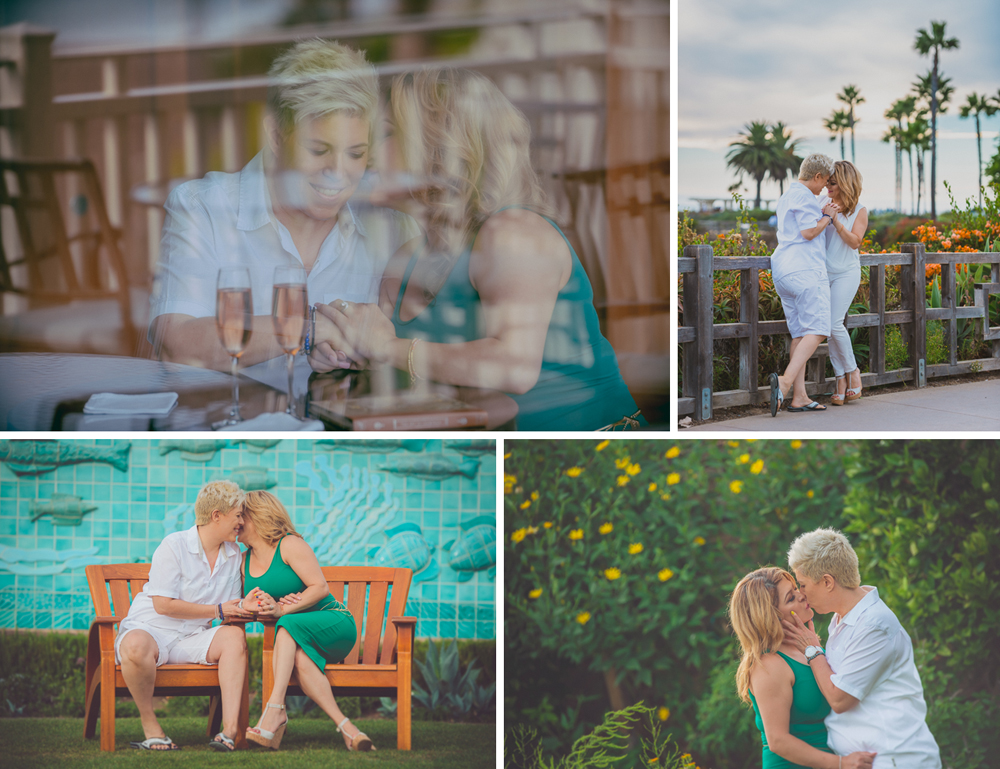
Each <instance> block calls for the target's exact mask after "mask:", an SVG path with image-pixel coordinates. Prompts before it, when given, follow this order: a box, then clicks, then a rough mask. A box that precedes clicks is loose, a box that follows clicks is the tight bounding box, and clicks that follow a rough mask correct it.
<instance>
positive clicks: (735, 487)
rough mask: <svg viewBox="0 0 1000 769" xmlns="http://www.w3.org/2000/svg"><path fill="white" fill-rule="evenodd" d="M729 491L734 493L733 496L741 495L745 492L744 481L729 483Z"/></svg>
mask: <svg viewBox="0 0 1000 769" xmlns="http://www.w3.org/2000/svg"><path fill="white" fill-rule="evenodd" d="M729 490H730V491H731V492H733V494H739V493H740V492H741V491H743V481H731V482H730V483H729Z"/></svg>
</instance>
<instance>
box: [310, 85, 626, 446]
mask: <svg viewBox="0 0 1000 769" xmlns="http://www.w3.org/2000/svg"><path fill="white" fill-rule="evenodd" d="M388 124H389V135H388V137H387V139H386V141H385V143H384V145H383V147H382V148H381V149H380V165H381V171H382V177H383V181H382V185H381V187H379V188H376V190H375V191H374V192H373V194H372V200H373V202H375V203H377V204H380V205H385V206H388V207H392V208H396V209H398V210H401V211H404V212H406V213H409V214H410V215H411V216H413V218H414V219H416V221H417V222H418V224H420V226H421V228H422V229H423V232H424V237H423V238H416V239H414V240H413V241H411V242H410V243H408V244H406V245H405V246H404V247H403V248H401V249H400V250H399V251H398V252H397V253H396V255H395V256H394V257H393V259H392V261H391V262H390V263H389V266H388V267H387V268H386V274H385V279H384V280H383V284H382V287H383V290H382V293H381V296H380V303H379V305H374V304H371V305H355V304H352V303H350V302H335V303H333V305H331V306H328V307H318V308H317V309H318V310H319V311H321V312H322V313H323V314H324V315H325V316H326V317H328V318H330V319H331V320H332V321H333V323H334V324H335V325H336V326H337V328H338V330H339V333H340V335H341V336H342V340H338V343H340V342H342V344H343V346H342V347H341V346H338V343H334V344H333V345H332V346H333V349H344V350H345V351H346V352H347V354H348V355H349V357H351V358H352V359H353V360H368V361H374V362H378V363H388V364H390V365H391V366H393V367H395V368H397V369H399V370H401V371H404V372H407V373H408V374H409V375H410V382H411V384H412V383H414V382H416V381H417V380H419V379H431V380H434V381H437V382H441V383H444V384H450V385H459V386H467V387H476V388H486V389H489V390H500V391H503V392H506V393H508V394H509V395H510V396H511V397H512V398H513V400H514V401H515V402H516V403H517V406H518V413H517V427H518V429H522V430H548V429H551V430H573V429H579V430H594V429H599V428H602V427H605V426H608V425H609V424H611V423H618V424H624V423H626V422H627V423H628V424H629V425H631V426H638V425H640V424H641V423H642V421H643V420H642V418H641V417H640V416H639V415H638V409H637V407H636V405H635V401H634V400H633V399H632V396H631V395H630V394H629V392H628V388H627V387H626V386H625V383H624V381H623V380H622V377H621V373H620V371H619V369H618V362H617V359H616V357H615V352H614V350H613V349H612V347H611V345H610V344H609V343H608V341H607V340H606V339H605V338H604V337H603V336H602V334H601V331H600V325H599V323H598V318H597V312H596V309H595V307H594V295H593V289H592V288H591V285H590V280H589V279H588V277H587V274H586V272H585V271H584V269H583V266H582V265H581V263H580V260H579V259H578V258H577V256H576V253H575V252H574V251H573V249H572V247H571V245H570V243H569V241H568V240H567V239H566V236H565V235H563V233H562V231H561V230H560V229H559V227H558V226H557V225H556V224H555V222H554V221H552V219H551V218H549V217H550V216H551V214H552V209H551V207H550V205H549V204H548V202H547V201H546V198H545V195H544V193H543V191H542V188H541V185H540V183H539V181H538V176H537V174H536V173H535V171H534V169H533V167H532V162H531V153H530V142H531V132H530V128H529V125H528V121H527V119H526V118H525V117H524V115H522V114H521V113H520V112H519V111H518V110H517V108H516V107H515V106H514V105H513V104H511V102H510V100H509V99H508V98H507V97H506V96H504V94H503V93H502V92H501V91H500V89H499V88H498V87H497V86H496V85H495V84H494V83H493V82H492V81H491V80H489V79H488V78H486V77H484V76H483V75H480V74H478V73H474V72H468V71H465V70H456V69H429V70H423V71H421V72H415V73H410V74H405V75H400V76H398V77H396V79H395V80H394V81H393V84H392V89H391V93H390V98H389V120H388ZM311 360H312V363H313V367H314V368H316V369H317V370H321V371H325V370H329V369H330V368H332V367H334V366H336V365H337V362H336V361H331V360H323V359H322V358H321V357H319V356H314V357H313V358H312V359H311ZM623 417H627V418H628V420H624V419H623Z"/></svg>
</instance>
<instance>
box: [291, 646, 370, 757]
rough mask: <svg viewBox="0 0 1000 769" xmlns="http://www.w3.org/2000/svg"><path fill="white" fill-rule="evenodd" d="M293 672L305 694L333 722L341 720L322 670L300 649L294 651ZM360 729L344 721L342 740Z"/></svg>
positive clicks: (353, 735) (342, 714)
mask: <svg viewBox="0 0 1000 769" xmlns="http://www.w3.org/2000/svg"><path fill="white" fill-rule="evenodd" d="M295 672H296V673H298V676H299V685H300V686H301V687H302V691H303V692H304V693H305V694H306V696H308V697H309V698H310V699H311V700H312V701H313V702H315V703H316V704H317V705H319V707H320V710H322V711H323V712H324V713H326V714H327V715H328V716H330V718H331V719H332V720H333V723H335V724H339V723H340V722H341V721H343V720H344V718H345V716H344V713H343V711H342V710H341V709H340V708H339V707H338V706H337V700H336V699H335V698H334V696H333V690H332V689H331V688H330V682H329V681H328V680H327V678H326V675H325V674H324V673H323V671H322V670H320V669H319V668H318V667H316V663H315V662H313V661H312V660H311V659H309V655H308V654H306V653H305V652H304V651H302V649H298V650H297V651H296V652H295ZM360 731H361V730H360V729H358V727H356V726H355V725H354V724H353V723H346V724H344V726H343V727H342V728H341V733H342V734H343V735H344V741H345V742H348V743H349V742H351V741H353V739H354V738H355V737H356V736H357V735H358V733H359V732H360Z"/></svg>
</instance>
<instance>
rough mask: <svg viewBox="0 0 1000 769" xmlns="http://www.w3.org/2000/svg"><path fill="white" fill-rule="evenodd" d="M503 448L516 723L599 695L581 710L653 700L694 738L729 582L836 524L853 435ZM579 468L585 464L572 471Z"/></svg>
mask: <svg viewBox="0 0 1000 769" xmlns="http://www.w3.org/2000/svg"><path fill="white" fill-rule="evenodd" d="M507 446H508V448H509V452H510V453H509V455H508V456H507V457H506V458H505V463H504V465H505V466H504V472H505V476H507V477H508V478H509V479H511V483H510V485H509V486H508V487H507V489H508V491H507V494H506V496H505V502H504V505H505V515H504V521H505V524H504V525H505V537H504V539H505V543H504V563H505V574H506V577H505V586H504V590H505V605H506V616H505V633H506V649H507V656H506V664H507V669H508V670H510V671H517V674H516V675H515V676H511V675H508V679H507V680H508V683H507V690H506V693H507V696H508V698H510V699H511V701H510V702H509V703H508V707H509V708H510V710H509V711H508V713H507V715H506V717H505V718H506V722H507V723H508V724H515V723H517V722H518V721H520V720H524V716H523V713H524V711H526V710H527V709H529V708H535V707H537V706H538V703H539V702H540V701H541V700H542V699H543V697H546V696H548V697H555V696H557V695H556V692H558V691H559V690H560V689H564V690H569V691H572V692H577V693H580V692H585V693H586V694H587V695H588V696H594V695H597V694H603V696H601V697H600V700H595V701H594V705H593V706H592V707H591V708H589V709H588V710H587V712H588V713H589V714H590V717H591V718H594V719H595V720H597V719H598V718H599V717H600V714H601V713H603V712H604V711H605V710H607V709H608V706H613V707H615V708H620V707H622V706H623V703H626V702H629V701H631V702H635V701H637V700H639V699H643V700H645V701H646V702H647V703H649V704H651V705H655V706H656V707H658V708H660V707H662V708H664V712H665V714H666V716H667V718H669V724H670V726H671V728H672V729H673V730H674V733H675V734H679V733H681V730H682V729H689V730H692V731H693V730H694V729H695V728H696V703H697V701H698V699H699V697H700V696H701V695H702V693H703V690H704V689H705V687H706V683H707V680H708V676H709V674H710V672H711V670H712V668H713V667H714V665H715V664H716V661H717V660H718V659H719V656H720V653H721V652H722V651H723V650H724V649H725V648H726V647H727V646H728V644H729V638H730V630H729V627H728V624H727V622H726V619H725V606H726V603H727V601H728V594H729V591H730V590H731V589H732V587H733V585H735V583H736V581H737V580H738V579H739V578H740V577H742V576H743V575H744V574H745V573H747V572H748V571H751V570H753V569H754V568H756V567H757V566H758V565H760V564H765V563H777V564H781V563H783V561H784V554H785V552H786V550H787V548H788V545H789V543H790V542H791V541H792V540H793V539H794V538H795V536H796V535H797V534H798V533H799V532H801V531H803V530H807V529H811V528H815V527H816V526H819V525H831V524H836V523H837V522H838V521H839V520H840V510H841V499H842V496H843V494H844V490H845V484H846V478H845V477H844V475H843V473H842V472H841V471H840V468H839V462H838V461H837V456H838V454H839V453H840V452H841V451H843V449H844V446H845V444H844V443H843V442H838V443H834V444H828V445H822V444H817V443H815V442H812V443H809V442H803V441H790V442H789V441H761V442H752V441H742V442H741V441H731V442H725V441H719V442H715V441H713V442H707V441H706V442H691V443H687V444H685V445H681V444H679V443H678V444H673V443H671V442H666V441H643V440H616V441H613V442H611V443H609V442H608V441H603V442H601V443H596V442H593V441H541V440H536V441H509V442H508V443H507ZM571 467H580V468H583V472H581V473H580V474H578V475H577V476H576V477H571V476H570V475H568V474H567V473H566V470H567V468H571ZM630 470H633V471H634V472H632V473H631V474H630ZM622 477H625V478H628V479H629V481H628V482H627V483H625V484H624V485H619V482H618V479H619V478H622ZM534 492H537V493H538V499H537V501H535V502H533V504H532V505H531V506H530V507H528V508H524V509H522V503H523V501H524V500H526V499H531V498H532V494H533V493H534ZM547 524H550V525H547ZM520 532H524V534H523V535H522V534H521V533H520ZM528 532H530V533H528ZM576 532H580V535H579V536H577V535H576ZM538 591H541V592H540V593H539V592H538ZM553 668H556V669H559V670H561V671H562V674H557V673H555V672H553ZM568 670H577V671H578V672H577V673H575V674H572V673H569V672H567V671H568ZM585 671H589V674H587V673H586V672H585ZM548 676H554V679H550V678H547V677H548ZM562 676H566V678H565V680H564V679H563V678H562ZM512 678H516V679H517V680H515V681H512V680H511V679H512ZM602 690H604V691H603V692H602ZM567 696H568V692H567ZM733 701H734V706H735V703H736V698H735V693H734V694H733ZM747 717H748V718H749V717H750V716H749V715H748V716H747ZM675 724H676V726H675Z"/></svg>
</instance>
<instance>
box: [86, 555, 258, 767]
mask: <svg viewBox="0 0 1000 769" xmlns="http://www.w3.org/2000/svg"><path fill="white" fill-rule="evenodd" d="M148 581H149V564H148V563H119V564H110V565H107V566H100V565H97V566H88V567H87V584H88V585H89V586H90V596H91V598H92V599H93V601H94V610H95V611H96V612H97V616H96V617H95V618H94V621H93V622H92V623H91V625H90V636H89V638H88V639H87V676H86V689H85V694H86V711H85V715H84V727H83V736H84V737H85V738H90V737H93V736H94V731H95V729H96V727H97V718H98V716H100V719H101V750H110V751H113V750H114V749H115V697H116V696H119V695H128V693H129V692H128V687H127V686H126V685H125V679H124V678H123V677H122V668H121V665H116V664H115V638H116V636H117V635H118V634H117V632H116V631H115V628H114V626H115V625H117V624H118V623H119V622H121V621H122V620H123V619H124V618H125V616H126V615H127V614H128V611H129V608H130V607H131V605H132V597H133V596H135V595H137V594H138V593H140V592H141V591H142V588H143V585H145V584H146V583H147V582H148ZM109 590H110V593H111V600H110V601H109V600H108V591H109ZM112 602H113V603H114V610H113V611H112ZM233 624H241V625H243V628H244V630H245V629H246V624H245V622H242V621H240V622H234V623H233ZM247 660H248V662H247V672H246V676H245V677H244V679H243V700H242V702H241V704H240V714H239V719H238V727H237V730H236V746H237V747H238V748H245V747H246V730H247V727H248V726H249V725H250V670H249V656H248V657H247ZM153 694H154V696H160V697H163V696H175V695H181V694H183V695H191V696H195V695H206V694H207V695H209V696H210V697H211V703H210V706H209V712H208V729H207V731H206V733H207V734H208V736H209V737H210V738H211V737H212V736H214V735H215V734H217V733H218V731H219V725H220V724H221V723H222V701H221V695H220V692H219V666H218V665H161V666H160V667H158V668H157V669H156V683H155V689H154V691H153Z"/></svg>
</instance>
